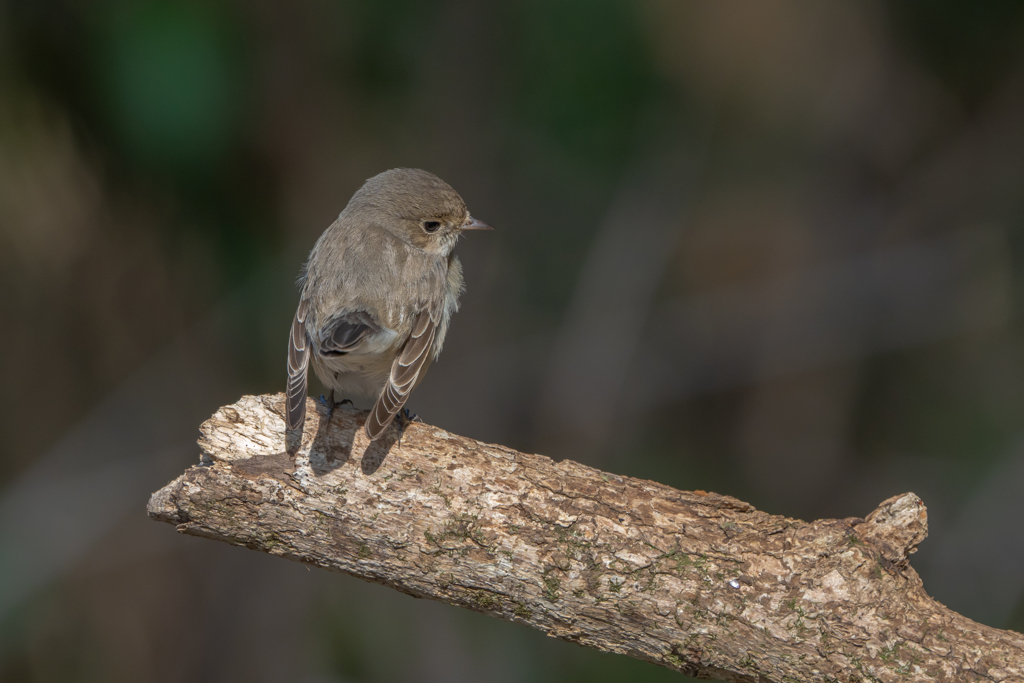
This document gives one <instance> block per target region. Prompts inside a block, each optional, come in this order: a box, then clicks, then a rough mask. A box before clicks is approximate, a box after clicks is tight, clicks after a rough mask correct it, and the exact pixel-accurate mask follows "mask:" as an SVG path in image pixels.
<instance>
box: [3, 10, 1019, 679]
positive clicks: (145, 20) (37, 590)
mask: <svg viewBox="0 0 1024 683" xmlns="http://www.w3.org/2000/svg"><path fill="white" fill-rule="evenodd" d="M396 166H416V167H422V168H426V169H428V170H431V171H433V172H435V173H437V174H438V175H440V176H441V177H443V178H444V179H446V180H447V181H449V182H450V183H451V184H452V185H453V186H454V187H455V188H456V189H457V190H458V191H459V192H460V193H461V194H462V195H463V197H464V198H465V199H466V201H467V203H468V205H469V207H470V208H471V210H472V212H473V215H474V216H477V217H479V218H481V219H483V220H486V221H487V222H489V223H491V224H492V225H494V226H496V227H497V230H496V231H495V232H494V233H490V234H478V235H472V236H470V237H468V238H467V239H465V240H464V241H463V242H462V243H461V244H460V246H459V248H458V253H459V255H460V257H461V258H462V261H463V264H464V266H465V271H466V281H467V284H468V290H467V292H466V294H465V296H464V298H463V306H462V311H461V312H460V313H459V314H458V315H457V316H456V318H455V320H454V324H453V326H452V329H451V332H450V334H449V337H448V340H447V343H446V347H445V353H444V355H443V356H442V357H441V360H440V362H439V363H437V364H436V365H435V367H434V368H433V369H432V372H431V373H430V377H429V378H428V380H427V381H426V382H425V383H424V384H423V386H421V387H420V388H419V389H418V390H417V392H416V394H415V395H414V398H413V401H412V404H411V407H412V409H413V410H414V411H415V412H417V413H419V415H420V416H421V417H422V418H423V419H424V420H426V421H428V422H430V423H433V424H437V425H439V426H442V427H444V428H447V429H450V430H452V431H455V432H458V433H461V434H464V435H467V436H471V437H475V438H478V439H482V440H486V441H491V442H499V443H502V444H504V445H507V446H510V447H513V448H517V449H520V450H526V451H532V452H540V453H544V454H546V455H549V456H551V457H553V458H555V459H562V458H572V459H575V460H578V461H581V462H584V463H587V464H590V465H593V466H596V467H600V468H603V469H607V470H611V471H614V472H616V473H620V474H626V475H632V476H637V477H644V478H650V479H656V480H658V481H661V482H663V483H665V484H669V485H672V486H675V487H678V488H685V489H707V490H715V491H718V492H721V493H726V494H730V495H733V496H737V497H739V498H741V499H744V500H747V501H750V502H751V503H753V504H754V505H756V506H757V507H759V508H761V509H764V510H766V511H769V512H772V513H778V514H785V515H788V516H792V517H798V518H802V519H815V518H820V517H847V516H863V515H865V514H867V513H868V512H870V511H871V510H872V509H873V508H874V507H875V506H876V505H877V504H878V503H879V502H881V501H882V500H883V499H885V498H888V497H889V496H892V495H895V494H898V493H902V492H905V491H914V492H915V493H917V494H919V495H920V496H922V497H923V499H924V501H925V503H926V505H927V506H928V510H929V515H930V526H931V535H930V537H929V538H928V539H927V540H926V541H925V542H924V544H923V545H922V546H921V550H920V552H919V553H918V554H917V555H915V556H914V558H913V565H914V567H915V568H916V569H917V570H918V571H919V572H920V574H921V576H922V578H923V580H924V584H925V587H926V589H927V590H928V591H929V592H930V593H931V594H932V595H933V596H935V597H936V598H937V599H938V600H940V601H942V602H943V603H945V604H947V605H949V606H950V607H952V608H953V609H956V610H958V611H960V612H962V613H964V614H966V615H968V616H970V617H972V618H974V619H976V620H979V621H981V622H984V623H987V624H991V625H993V626H999V627H1004V628H1014V629H1017V630H1021V629H1024V533H1022V531H1021V529H1022V526H1024V495H1022V493H1021V492H1022V491H1024V320H1022V316H1021V314H1022V313H1024V302H1022V298H1021V295H1022V293H1024V271H1022V266H1024V4H1022V3H1020V2H1017V0H988V1H987V2H984V3H977V2H968V1H967V0H964V1H961V2H952V1H948V0H944V1H938V0H936V1H933V2H923V1H921V2H882V1H875V2H871V1H868V2H856V3H854V2H833V3H815V2H810V1H804V2H777V3H771V5H770V6H769V5H765V4H763V3H739V2H715V3H677V2H673V1H672V0H645V1H644V2H631V1H629V0H544V1H543V2H542V1H540V0H524V1H521V2H511V1H507V0H506V1H499V2H489V3H476V2H469V1H468V0H429V1H426V2H424V1H420V2H413V1H411V0H375V1H373V2H370V1H365V2H326V1H323V0H306V1H303V2H292V3H287V2H272V1H269V0H258V1H256V2H240V1H237V0H216V1H214V0H204V1H202V2H200V1H198V0H196V1H194V2H189V1H182V2H167V1H162V0H157V1H153V0H145V1H143V2H127V1H124V2H121V1H117V0H101V1H97V2H71V1H70V0H35V1H32V2H28V1H24V0H22V1H14V0H6V1H4V2H0V377H2V381H3V384H2V386H3V391H2V393H0V437H2V438H0V680H2V681H11V682H22V681H26V682H27V681H33V682H34V681H40V682H43V681H45V682H49V681H55V682H56V681H60V682H68V681H70V682H74V681H242V680H244V681H297V682H300V683H304V682H309V683H328V682H334V681H337V682H341V681H352V682H356V681H359V682H366V683H373V682H381V683H387V682H392V681H395V682H398V681H456V682H461V681H480V680H487V681H496V682H499V683H515V682H519V681H538V682H541V683H543V682H547V681H587V682H588V683H600V682H603V681H619V680H623V679H627V678H628V679H629V680H632V681H669V680H672V681H678V680H680V677H679V676H677V675H676V674H674V673H672V672H670V671H668V670H665V669H660V668H658V667H655V666H653V665H649V664H646V663H643V662H637V661H633V660H629V659H627V658H625V657H617V656H612V655H604V654H600V653H596V652H592V651H588V650H584V649H582V648H579V647H577V646H575V645H571V644H567V643H561V642H558V641H555V640H551V639H548V638H545V637H544V636H543V635H541V634H539V633H535V632H532V631H530V630H528V629H526V628H525V627H522V626H519V625H513V624H507V623H503V622H500V621H497V620H494V619H490V618H487V617H483V616H481V615H478V614H474V613H470V612H467V611H464V610H458V609H455V608H451V607H448V606H445V605H441V604H436V603H429V602H426V601H420V600H414V599H412V598H410V597H408V596H405V595H401V594H399V593H396V592H394V591H390V590H388V589H385V588H382V587H380V586H375V585H370V584H366V583H363V582H361V581H359V580H356V579H353V578H351V577H347V576H343V575H338V574H329V573H327V572H323V571H310V570H308V569H307V568H306V567H303V566H301V565H299V564H294V563H290V562H287V561H285V560H281V559H278V558H272V557H268V556H263V555H261V554H259V553H255V552H252V551H249V550H244V549H240V548H234V547H229V546H227V545H223V544H219V543H213V542H210V541H206V540H202V539H196V538H191V537H183V536H179V535H177V534H175V533H174V530H173V529H171V528H170V527H168V526H167V525H163V524H156V523H154V522H152V521H150V520H148V519H147V517H146V515H145V505H146V502H147V500H148V496H149V494H150V493H151V492H152V491H154V490H156V489H157V488H159V487H160V486H162V485H164V484H165V483H167V482H168V481H170V480H171V479H172V478H173V477H175V476H177V475H178V474H179V473H180V472H181V471H182V470H183V469H184V468H186V467H187V466H189V465H191V464H193V463H195V462H196V461H197V458H198V448H197V447H196V445H195V439H196V437H197V435H198V431H197V428H198V426H199V424H200V422H201V421H202V420H203V419H205V418H206V417H208V416H209V415H210V414H211V413H212V412H213V411H214V410H215V409H216V408H217V407H218V406H220V405H222V404H227V403H231V402H233V401H235V400H236V399H237V398H238V397H239V396H241V395H242V394H245V393H256V394H258V393H271V392H278V391H281V390H283V388H284V379H285V377H284V368H285V340H286V335H287V330H288V327H289V324H290V321H291V316H292V314H293V311H294V307H295V305H296V302H297V290H296V288H295V285H294V280H295V276H296V274H297V273H298V270H299V267H300V265H301V263H302V261H303V259H304V258H305V255H306V254H307V252H308V250H309V249H310V247H311V246H312V244H313V242H314V241H315V239H316V238H317V237H318V236H319V234H320V233H321V231H322V230H323V229H324V228H326V227H327V225H328V224H330V223H331V221H332V220H333V219H334V218H335V217H336V216H337V214H338V213H339V212H340V211H341V209H342V208H343V207H344V205H345V203H346V202H347V200H348V198H349V197H350V196H351V194H352V193H353V192H354V191H355V190H356V189H357V188H358V187H359V185H360V184H361V183H362V181H363V180H364V179H366V178H368V177H370V176H372V175H374V174H376V173H378V172H380V171H382V170H385V169H388V168H392V167H396ZM311 393H312V394H313V395H314V396H315V395H317V394H319V393H320V387H319V386H317V385H316V384H315V380H314V386H313V387H312V388H311Z"/></svg>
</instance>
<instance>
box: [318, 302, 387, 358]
mask: <svg viewBox="0 0 1024 683" xmlns="http://www.w3.org/2000/svg"><path fill="white" fill-rule="evenodd" d="M380 331H381V327H380V325H378V324H377V322H376V321H375V320H374V319H373V317H372V316H371V315H370V314H369V313H367V312H366V311H346V312H345V313H342V314H340V315H337V316H335V317H334V318H333V319H331V320H330V321H328V323H327V324H326V325H324V327H323V329H322V330H320V335H319V336H320V339H319V342H320V343H319V344H318V345H317V346H318V348H317V351H318V352H319V353H320V355H321V356H342V355H345V354H346V353H351V352H353V351H359V350H361V349H360V348H359V346H360V344H362V342H363V341H364V340H367V338H368V337H370V336H373V335H374V334H376V333H377V332H380Z"/></svg>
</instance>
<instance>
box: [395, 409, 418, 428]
mask: <svg viewBox="0 0 1024 683" xmlns="http://www.w3.org/2000/svg"><path fill="white" fill-rule="evenodd" d="M398 416H399V418H400V419H401V420H402V422H403V423H405V424H407V425H408V424H412V423H413V422H420V423H422V422H423V420H421V419H420V416H419V415H417V414H416V413H410V412H409V409H408V408H403V409H402V412H400V413H399V414H398Z"/></svg>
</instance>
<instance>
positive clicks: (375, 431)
mask: <svg viewBox="0 0 1024 683" xmlns="http://www.w3.org/2000/svg"><path fill="white" fill-rule="evenodd" d="M437 317H440V316H439V315H438V316H437ZM436 330H437V320H436V319H435V317H434V315H432V314H431V312H430V311H426V310H424V311H420V313H419V315H418V316H417V317H416V320H414V321H413V324H412V333H411V334H410V335H409V339H408V340H406V342H405V345H403V346H402V351H401V353H399V354H398V356H397V357H396V358H395V360H394V362H393V363H392V364H391V374H390V375H389V376H388V381H387V383H386V384H385V385H384V388H383V389H382V390H381V392H380V396H379V397H378V398H377V403H375V404H374V406H373V410H371V411H370V416H369V417H368V418H366V435H367V436H368V437H370V440H371V441H373V440H375V439H377V438H379V437H380V435H381V434H383V433H384V428H385V427H387V426H388V425H389V424H391V421H392V420H394V419H395V415H397V414H398V411H399V410H401V409H402V406H404V405H405V402H406V400H408V398H409V394H410V393H412V388H413V387H414V386H416V380H417V379H418V378H419V376H420V372H421V371H422V370H423V368H424V364H425V363H426V362H427V360H428V359H429V358H430V355H431V351H432V349H433V346H434V334H435V332H436Z"/></svg>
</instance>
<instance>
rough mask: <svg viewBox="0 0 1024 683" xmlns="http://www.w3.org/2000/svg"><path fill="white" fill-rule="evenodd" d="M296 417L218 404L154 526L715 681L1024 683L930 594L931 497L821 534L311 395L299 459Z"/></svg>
mask: <svg viewBox="0 0 1024 683" xmlns="http://www.w3.org/2000/svg"><path fill="white" fill-rule="evenodd" d="M283 411H284V406H283V395H280V394H279V395H276V396H246V397H244V398H242V399H241V400H240V401H239V402H238V403H236V404H234V405H232V406H227V407H224V408H221V409H220V410H219V411H217V413H216V414H215V415H214V416H213V417H212V418H211V419H210V420H208V421H207V422H206V423H204V424H203V426H202V429H201V431H202V437H201V439H200V442H199V443H200V445H201V447H202V457H201V461H200V464H199V465H197V466H195V467H192V468H191V469H189V470H188V471H186V472H185V473H184V474H183V475H182V476H180V477H179V478H178V479H176V480H175V481H173V482H172V483H170V484H169V485H167V486H166V487H165V488H163V489H162V490H160V491H158V492H157V493H155V494H154V495H153V497H152V499H151V500H150V503H149V514H150V515H151V516H152V517H154V518H156V519H159V520H162V521H166V522H169V523H172V524H175V525H177V528H178V530H179V531H181V532H183V533H187V534H194V535H197V536H205V537H208V538H214V539H218V540H222V541H227V542H229V543H233V544H236V545H244V546H247V547H249V548H253V549H256V550H261V551H263V552H267V553H271V554H273V555H280V556H282V557H287V558H289V559H293V560H298V561H300V562H305V563H307V564H312V565H317V566H320V567H324V568H327V569H334V570H338V571H343V572H346V573H348V574H352V575H353V576H358V577H360V578H363V579H366V580H369V581H375V582H378V583H382V584H385V585H388V586H391V587H393V588H395V589H397V590H400V591H402V592H405V593H409V594H411V595H415V596H417V597H427V598H433V599H435V600H441V601H443V602H447V603H450V604H453V605H459V606H462V607H467V608H469V609H473V610H476V611H478V612H483V613H485V614H491V615H494V616H497V617H500V618H502V619H506V620H509V621H516V622H520V623H523V624H526V625H528V626H531V627H533V628H536V629H540V630H541V631H544V632H545V633H547V634H549V635H551V636H554V637H557V638H561V639H563V640H568V641H572V642H576V643H580V644H582V645H586V646H589V647H594V648H598V649H600V650H605V651H608V652H617V653H621V654H625V655H629V656H631V657H638V658H640V659H645V660H647V661H650V662H654V663H656V664H661V665H662V666H666V667H669V668H672V669H676V670H678V671H681V672H684V673H687V674H690V675H693V676H698V677H702V678H718V679H722V680H727V681H780V682H782V681H1011V680H1012V681H1022V680H1024V637H1022V636H1021V635H1020V634H1017V633H1014V632H1010V631H1000V630H998V629H995V628H991V627H988V626H984V625H981V624H978V623H975V622H973V621H971V620H969V619H967V618H965V617H963V616H960V615H959V614H956V613H955V612H952V611H950V610H949V609H947V608H946V607H944V606H943V605H941V604H939V603H938V602H936V601H935V600H933V599H932V598H930V597H929V596H928V595H927V594H926V593H925V591H924V589H923V587H922V585H921V580H920V579H919V578H918V576H917V573H916V572H915V571H914V569H913V568H912V567H911V566H910V565H909V563H908V561H907V555H908V554H909V553H912V552H914V550H915V549H916V546H917V544H918V543H920V542H921V541H922V540H923V539H924V537H925V535H926V534H927V516H926V513H925V508H924V505H923V504H922V502H921V500H920V499H919V498H918V497H917V496H915V495H914V494H912V493H907V494H904V495H901V496H896V497H894V498H890V499H889V500H887V501H885V502H884V503H882V504H881V505H880V506H879V508H878V509H877V510H875V511H874V512H872V513H871V514H869V515H868V516H867V518H866V519H860V518H854V517H851V518H847V519H830V520H819V521H816V522H810V523H808V522H802V521H799V520H795V519H788V518H785V517H780V516H776V515H770V514H767V513H764V512H760V511H758V510H755V509H754V508H753V507H752V506H750V505H748V504H747V503H744V502H741V501H739V500H736V499H735V498H730V497H728V496H722V495H718V494H714V493H705V492H703V491H691V492H686V491H677V490H675V489H672V488H669V487H667V486H663V485H661V484H657V483H654V482H650V481H643V480H640V479H631V478H629V477H620V476H617V475H614V474H608V473H605V472H601V471H599V470H595V469H593V468H590V467H585V466H583V465H580V464H578V463H575V462H570V461H563V462H553V461H552V460H550V459H548V458H546V457H543V456H539V455H530V454H526V453H519V452H516V451H514V450H511V449H508V448H503V447H501V446H494V445H489V444H483V443H480V442H478V441H474V440H472V439H467V438H464V437H460V436H456V435H454V434H450V433H448V432H445V431H443V430H441V429H438V428H436V427H432V426H429V425H425V424H419V423H413V424H411V425H409V426H408V427H407V428H406V429H405V431H404V433H403V434H402V438H401V441H400V442H396V440H395V439H396V437H397V433H398V428H397V427H394V428H390V430H389V432H388V434H387V435H386V436H385V437H384V438H383V439H382V440H381V441H380V442H377V443H374V444H368V443H367V441H366V439H365V436H364V435H363V431H362V429H361V425H362V422H363V420H364V418H365V413H364V412H357V411H355V410H353V409H351V408H347V407H342V406H339V407H338V408H337V409H335V411H334V413H333V416H332V417H331V419H330V421H329V422H328V420H327V419H326V417H327V416H326V412H325V411H324V409H323V407H322V406H320V405H317V404H315V403H314V402H312V401H311V402H310V403H309V405H308V410H307V418H306V426H305V436H304V438H303V440H302V442H301V444H292V445H293V449H294V447H295V446H298V451H297V453H296V455H295V457H294V458H293V457H290V456H289V455H288V454H287V453H286V449H285V444H284V436H283V435H284V419H283Z"/></svg>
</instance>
